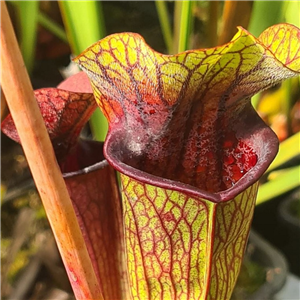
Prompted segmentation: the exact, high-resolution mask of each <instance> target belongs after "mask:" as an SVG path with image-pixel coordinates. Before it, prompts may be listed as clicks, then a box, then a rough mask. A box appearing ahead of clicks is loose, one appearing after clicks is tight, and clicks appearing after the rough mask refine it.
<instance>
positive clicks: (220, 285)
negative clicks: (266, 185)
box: [122, 176, 258, 300]
mask: <svg viewBox="0 0 300 300" xmlns="http://www.w3.org/2000/svg"><path fill="white" fill-rule="evenodd" d="M122 182H123V199H124V209H125V211H124V219H125V226H126V246H127V259H128V268H129V269H128V271H129V276H130V282H131V292H132V296H133V299H145V300H146V299H187V300H192V299H214V300H215V299H229V298H230V295H231V292H232V290H233V287H234V285H235V282H236V279H237V276H238V273H239V270H240V265H241V262H242V257H243V254H244V249H245V246H246V242H247V239H248V234H249V228H250V223H251V220H252V215H253V209H254V205H255V199H256V193H257V186H258V185H257V184H255V185H253V186H251V187H250V188H249V189H248V190H247V191H245V192H244V193H243V194H241V195H239V196H237V197H236V198H234V199H232V200H231V201H228V202H225V203H211V202H209V201H207V200H205V199H201V198H196V197H191V196H189V195H187V194H183V193H178V192H176V191H172V190H167V189H161V188H158V187H154V186H151V185H148V184H144V183H141V182H138V181H136V180H133V179H130V178H129V177H127V176H122Z"/></svg>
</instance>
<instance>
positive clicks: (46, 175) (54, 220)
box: [1, 1, 103, 300]
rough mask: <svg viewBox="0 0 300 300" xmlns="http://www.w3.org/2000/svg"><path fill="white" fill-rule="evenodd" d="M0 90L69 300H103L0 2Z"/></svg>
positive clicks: (5, 12) (7, 18)
mask: <svg viewBox="0 0 300 300" xmlns="http://www.w3.org/2000/svg"><path fill="white" fill-rule="evenodd" d="M1 85H2V88H3V91H4V94H5V96H6V100H7V104H8V107H9V109H10V112H11V115H12V117H13V120H14V122H15V125H16V128H17V130H18V133H19V136H20V139H21V141H22V146H23V149H24V152H25V155H26V157H27V160H28V164H29V166H30V169H31V172H32V175H33V178H34V180H35V182H36V186H37V189H38V191H39V193H40V196H41V198H42V201H43V204H44V207H45V210H46V213H47V216H48V219H49V221H50V224H51V227H52V230H53V232H54V235H55V238H56V241H57V244H58V248H59V250H60V253H61V256H62V259H63V261H64V264H65V266H66V269H67V272H68V275H69V279H70V281H71V284H72V287H73V290H74V294H75V296H76V298H77V299H83V300H86V299H103V297H102V293H101V291H100V287H99V283H98V281H97V278H96V275H95V272H94V270H93V267H92V263H91V260H90V257H89V255H88V252H87V249H86V246H85V243H84V240H83V237H82V234H81V231H80V228H79V225H78V222H77V219H76V216H75V212H74V209H73V206H72V203H71V200H70V197H69V194H68V191H67V189H66V186H65V183H64V180H63V178H62V175H61V172H60V169H59V167H58V164H57V161H56V158H55V155H54V151H53V148H52V145H51V142H50V139H49V136H48V134H47V131H46V127H45V125H44V122H43V119H42V116H41V113H40V110H39V108H38V105H37V102H36V100H35V97H34V93H33V90H32V86H31V83H30V80H29V76H28V74H27V71H26V68H25V65H24V61H23V59H22V56H21V53H20V50H19V47H18V44H17V40H16V37H15V34H14V31H13V28H12V24H11V22H10V18H9V15H8V12H7V8H6V4H5V2H4V1H1Z"/></svg>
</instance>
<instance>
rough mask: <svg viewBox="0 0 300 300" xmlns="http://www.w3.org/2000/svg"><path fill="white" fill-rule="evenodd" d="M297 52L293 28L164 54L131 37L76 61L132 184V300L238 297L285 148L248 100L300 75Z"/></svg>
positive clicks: (112, 155) (111, 150)
mask: <svg viewBox="0 0 300 300" xmlns="http://www.w3.org/2000/svg"><path fill="white" fill-rule="evenodd" d="M299 43H300V31H299V29H297V28H295V27H294V26H292V25H288V24H284V25H277V26H274V27H271V28H270V29H267V30H266V31H265V32H264V33H263V34H262V35H261V36H260V37H259V38H258V39H256V38H255V37H253V36H252V35H251V34H250V33H248V32H247V31H246V30H244V29H242V28H239V31H238V33H237V34H236V36H235V37H234V38H233V39H232V41H231V42H229V43H227V44H225V45H223V46H220V47H216V48H212V49H198V50H190V51H186V52H183V53H179V54H177V55H163V54H160V53H157V52H155V51H154V50H153V49H151V48H150V47H149V46H148V45H147V44H146V43H145V41H144V40H143V38H142V37H140V36H139V35H137V34H133V33H121V34H114V35H111V36H108V37H106V38H105V39H103V40H101V41H99V42H98V43H96V44H94V45H92V46H91V47H89V48H88V49H87V50H85V51H84V52H83V53H82V54H81V55H80V56H78V57H77V58H75V62H77V63H78V64H79V65H80V66H81V67H82V68H83V70H84V71H85V72H86V73H87V75H88V76H89V78H90V80H91V85H92V88H93V92H94V95H95V98H96V101H97V102H98V105H99V106H100V108H101V110H102V111H103V113H104V114H105V116H106V117H107V119H108V120H109V123H110V125H109V126H110V128H109V133H108V136H107V139H106V142H105V145H104V154H105V156H106V158H107V160H108V161H109V162H110V164H111V165H112V166H113V167H115V168H116V169H117V170H118V171H120V172H121V173H122V174H123V175H122V183H123V191H122V194H123V203H124V223H125V238H126V249H127V266H128V273H129V281H130V288H131V293H132V298H133V299H143V300H144V299H164V300H165V299H188V300H190V299H211V300H224V299H229V298H230V295H231V292H232V289H233V287H234V284H235V281H236V278H237V275H238V272H239V269H240V264H241V261H242V256H243V252H244V248H245V244H246V241H247V238H248V233H249V228H250V223H251V219H252V215H253V209H254V203H255V197H256V192H257V183H256V182H257V180H258V179H259V177H260V176H261V175H262V174H263V172H264V171H265V170H266V169H267V167H268V165H269V164H270V163H271V161H272V160H273V158H274V157H275V155H276V152H277V149H278V140H277V138H276V136H275V135H274V133H273V132H272V131H271V130H270V129H269V128H268V127H266V125H265V124H264V123H263V122H262V120H261V119H260V118H259V116H258V115H257V113H256V112H255V111H254V109H253V108H252V107H251V102H250V97H251V96H253V95H254V94H255V93H257V92H259V91H260V90H263V89H266V88H268V87H270V86H272V85H274V84H276V83H279V82H280V81H282V80H284V79H287V78H289V77H293V76H297V75H299V72H300V68H299V63H298V62H299Z"/></svg>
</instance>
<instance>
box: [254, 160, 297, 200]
mask: <svg viewBox="0 0 300 300" xmlns="http://www.w3.org/2000/svg"><path fill="white" fill-rule="evenodd" d="M273 173H274V174H272V176H273V177H275V178H274V179H273V180H270V181H269V182H267V183H264V184H263V185H261V186H260V187H259V189H258V194H257V200H256V205H258V204H261V203H263V202H266V201H268V200H270V199H273V198H275V197H277V196H280V195H282V194H284V193H286V192H288V191H290V190H292V189H294V188H295V187H297V186H300V166H296V167H292V168H289V169H286V170H280V171H274V172H273Z"/></svg>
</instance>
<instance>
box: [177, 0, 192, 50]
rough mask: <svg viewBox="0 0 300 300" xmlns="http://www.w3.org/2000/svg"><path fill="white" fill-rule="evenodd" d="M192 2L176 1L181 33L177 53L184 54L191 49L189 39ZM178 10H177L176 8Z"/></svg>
mask: <svg viewBox="0 0 300 300" xmlns="http://www.w3.org/2000/svg"><path fill="white" fill-rule="evenodd" d="M192 4H193V2H192V1H176V2H175V5H177V6H178V7H179V8H178V10H179V20H175V22H179V24H180V25H179V27H178V28H179V29H178V30H179V33H178V48H177V49H176V52H182V51H185V50H187V49H188V48H189V39H190V33H191V27H192V26H191V24H192ZM175 9H176V8H175Z"/></svg>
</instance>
